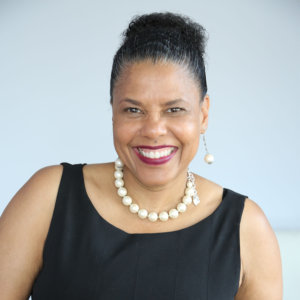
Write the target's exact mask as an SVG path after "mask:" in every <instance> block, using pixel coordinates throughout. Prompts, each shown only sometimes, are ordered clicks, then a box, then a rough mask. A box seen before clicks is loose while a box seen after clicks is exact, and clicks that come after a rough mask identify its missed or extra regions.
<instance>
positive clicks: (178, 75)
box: [112, 60, 209, 187]
mask: <svg viewBox="0 0 300 300" xmlns="http://www.w3.org/2000/svg"><path fill="white" fill-rule="evenodd" d="M200 98H201V91H200V89H199V85H198V83H197V82H196V81H195V79H194V78H193V77H192V76H191V74H190V73H189V71H188V70H187V69H186V68H184V67H182V66H180V65H178V64H175V63H171V62H167V63H162V62H159V63H156V64H154V63H153V62H151V61H150V60H143V61H141V62H135V63H132V64H130V65H128V66H127V67H126V68H125V69H124V70H123V71H122V74H121V76H120V78H119V79H118V81H117V82H116V85H115V87H114V91H113V104H112V107H113V134H114V145H115V149H116V151H117V153H118V155H119V157H120V158H121V160H122V161H123V162H124V165H125V167H126V169H127V170H129V171H130V176H133V177H134V178H135V179H137V180H138V181H139V182H140V183H142V184H143V185H145V186H149V187H152V186H163V185H166V184H168V183H170V182H172V181H173V180H175V179H176V178H178V177H179V176H183V178H186V171H187V168H188V166H189V164H190V162H191V161H192V159H193V158H194V156H195V154H196V152H197V149H198V144H199V138H200V133H204V132H205V130H206V128H207V120H208V109H209V98H208V96H206V97H205V98H204V100H203V102H200Z"/></svg>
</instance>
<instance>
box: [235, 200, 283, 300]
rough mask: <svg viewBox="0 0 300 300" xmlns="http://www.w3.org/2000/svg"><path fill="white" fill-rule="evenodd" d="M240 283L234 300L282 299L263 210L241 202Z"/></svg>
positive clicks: (278, 262) (274, 247) (276, 256)
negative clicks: (242, 209) (241, 268)
mask: <svg viewBox="0 0 300 300" xmlns="http://www.w3.org/2000/svg"><path fill="white" fill-rule="evenodd" d="M240 248H241V261H242V266H243V280H242V284H241V287H240V289H239V291H238V293H237V295H236V297H235V299H236V300H241V299H242V300H252V299H253V300H254V299H256V300H260V299H270V300H280V299H282V267H281V258H280V250H279V245H278V242H277V238H276V235H275V233H274V231H273V229H272V227H271V225H270V223H269V221H268V219H267V217H266V216H265V214H264V212H263V210H262V209H261V208H260V207H259V205H258V204H257V203H255V202H254V201H253V200H251V199H249V198H247V199H246V200H245V206H244V211H243V214H242V218H241V223H240Z"/></svg>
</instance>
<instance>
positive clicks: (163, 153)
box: [138, 148, 174, 159]
mask: <svg viewBox="0 0 300 300" xmlns="http://www.w3.org/2000/svg"><path fill="white" fill-rule="evenodd" d="M138 150H139V153H140V154H142V155H143V156H145V157H148V158H152V159H153V158H156V159H158V158H161V157H165V156H168V155H170V154H171V152H172V151H173V150H174V148H168V149H166V150H156V151H150V152H145V151H143V150H142V149H140V148H138Z"/></svg>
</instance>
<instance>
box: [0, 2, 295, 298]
mask: <svg viewBox="0 0 300 300" xmlns="http://www.w3.org/2000/svg"><path fill="white" fill-rule="evenodd" d="M155 11H161V12H163V11H171V12H176V13H182V14H186V15H188V16H190V17H191V18H192V19H194V20H195V21H197V22H199V23H200V24H202V25H203V26H204V27H205V28H206V29H207V31H208V34H209V41H208V44H207V55H206V64H207V81H208V93H209V95H210V98H211V106H210V116H209V126H208V130H207V132H206V141H207V145H208V150H209V152H211V153H212V154H213V155H214V156H215V163H214V164H212V165H206V164H205V163H204V161H203V158H204V155H205V151H204V147H203V142H202V140H201V143H200V146H199V152H198V154H197V156H196V157H195V159H194V161H193V162H192V164H191V170H192V171H194V172H196V173H198V174H200V175H201V176H204V177H206V178H208V179H210V180H212V181H215V182H216V183H218V184H220V185H222V186H224V187H227V188H230V189H232V190H234V191H236V192H239V193H242V194H244V195H247V196H248V197H249V198H251V199H252V200H254V201H255V202H256V203H257V204H258V205H259V206H260V207H261V208H262V209H263V211H264V212H265V214H266V216H267V218H268V219H269V221H270V223H271V225H272V227H273V228H274V229H275V230H276V232H277V236H278V238H279V242H280V245H281V251H282V257H283V267H284V279H285V296H286V297H285V299H288V300H294V299H295V300H296V299H299V297H298V296H296V294H297V293H299V291H298V287H297V286H298V284H299V280H300V278H299V264H300V262H299V254H297V253H298V252H297V251H298V250H297V249H299V247H300V234H299V233H298V234H296V231H295V230H297V229H298V230H299V229H300V221H299V217H300V213H299V211H300V197H299V190H298V187H299V185H300V171H299V170H300V159H299V153H300V142H299V138H300V136H299V129H300V121H299V114H300V109H299V108H300V104H299V100H300V97H299V96H300V88H299V85H300V80H299V79H300V76H299V70H300V61H299V53H300V45H299V44H300V43H299V37H300V17H299V15H300V14H299V13H300V1H298V0H249V1H239V0H227V1H221V0H220V1H216V0H207V1H201V0H198V1H195V0H194V1H192V0H185V1H175V0H172V1H171V0H168V1H162V0H152V1H141V0H140V1H129V0H128V1H114V0H111V1H100V0H97V1H96V0H51V1H50V0H48V1H46V0H44V1H41V0H27V1H18V0H16V1H14V0H0V154H1V155H0V166H1V172H0V183H1V192H2V196H1V200H0V213H2V211H3V210H4V208H5V207H6V205H7V204H8V202H9V201H10V199H11V198H12V197H13V195H14V194H15V193H16V192H17V190H18V189H19V188H20V187H21V186H22V185H23V184H24V183H25V182H26V181H27V180H28V179H29V178H30V177H31V176H32V174H34V173H35V172H36V171H37V170H38V169H40V168H42V167H45V166H48V165H55V164H59V163H61V162H69V163H100V162H108V161H113V160H115V158H116V153H115V151H114V147H113V142H112V121H111V107H110V105H109V80H110V72H111V66H112V60H113V55H114V53H115V52H116V50H117V48H118V46H119V45H120V43H121V32H122V31H123V30H124V29H125V28H126V27H127V25H128V22H129V21H130V19H131V18H132V17H133V16H134V15H136V14H143V13H149V12H155ZM28 217H30V216H28ZM282 230H291V231H290V233H288V234H286V233H284V231H282ZM280 232H281V233H280ZM282 232H283V233H282ZM293 232H294V233H293ZM297 266H298V267H297Z"/></svg>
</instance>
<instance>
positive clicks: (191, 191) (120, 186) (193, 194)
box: [114, 153, 213, 222]
mask: <svg viewBox="0 0 300 300" xmlns="http://www.w3.org/2000/svg"><path fill="white" fill-rule="evenodd" d="M157 154H158V153H156V155H157ZM211 158H212V159H211ZM210 161H213V156H212V155H211V154H210ZM123 166H124V165H123V163H122V161H121V160H120V159H117V160H116V162H115V172H114V177H115V186H116V188H117V192H118V195H119V196H120V197H121V198H122V203H123V204H124V205H125V206H129V210H130V212H132V213H137V215H138V216H139V218H141V219H146V218H148V219H149V220H150V221H151V222H155V221H157V220H158V219H159V220H160V221H167V220H168V219H169V218H172V219H176V218H177V217H178V216H179V213H183V212H185V211H186V210H187V205H189V204H191V203H192V202H194V204H195V205H198V203H199V202H200V200H199V198H198V196H197V190H196V187H195V183H194V181H195V178H194V175H193V174H192V173H191V172H189V171H188V174H187V182H186V189H185V195H184V197H183V198H182V202H180V203H179V204H178V205H177V209H176V208H173V209H170V210H169V212H167V211H162V212H160V213H159V215H158V213H156V212H154V211H152V212H150V213H148V211H147V210H146V209H140V208H139V206H138V205H137V204H136V203H132V198H131V197H130V196H128V195H127V189H126V188H125V186H124V185H125V183H124V179H123Z"/></svg>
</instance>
